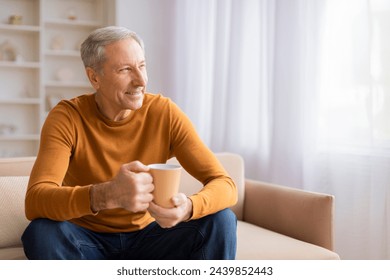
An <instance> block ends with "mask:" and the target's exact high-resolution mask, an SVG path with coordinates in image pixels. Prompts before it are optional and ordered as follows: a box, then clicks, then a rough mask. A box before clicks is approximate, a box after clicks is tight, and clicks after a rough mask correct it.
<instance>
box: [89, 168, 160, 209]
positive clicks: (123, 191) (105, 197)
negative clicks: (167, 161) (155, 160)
mask: <svg viewBox="0 0 390 280" xmlns="http://www.w3.org/2000/svg"><path fill="white" fill-rule="evenodd" d="M148 171H149V167H148V166H146V165H144V164H142V163H141V162H139V161H133V162H130V163H127V164H124V165H122V166H121V168H120V170H119V172H118V174H117V175H116V176H115V178H114V179H113V180H112V181H109V182H106V183H102V184H96V185H93V186H92V187H91V192H90V196H91V209H92V211H94V212H97V211H99V210H103V209H114V208H124V209H126V210H128V211H131V212H134V213H136V212H140V211H145V210H146V209H148V207H149V203H150V202H151V201H152V200H153V195H152V194H151V192H152V191H153V189H154V185H153V178H152V176H151V175H150V174H149V173H148Z"/></svg>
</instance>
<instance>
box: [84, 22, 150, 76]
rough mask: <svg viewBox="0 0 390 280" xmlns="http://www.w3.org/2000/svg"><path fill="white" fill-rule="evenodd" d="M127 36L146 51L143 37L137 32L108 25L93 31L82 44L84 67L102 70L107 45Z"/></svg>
mask: <svg viewBox="0 0 390 280" xmlns="http://www.w3.org/2000/svg"><path fill="white" fill-rule="evenodd" d="M127 38H132V39H134V40H135V41H136V42H137V43H138V44H139V45H140V46H141V48H142V50H144V52H145V48H144V43H143V41H142V39H141V38H140V37H139V36H138V35H137V34H136V33H135V32H133V31H130V30H129V29H127V28H125V27H119V26H107V27H102V28H98V29H96V30H95V31H93V32H92V33H91V34H89V36H88V37H87V39H85V41H84V42H83V43H82V44H81V49H80V53H81V59H82V60H83V63H84V67H91V68H92V69H94V70H95V71H100V70H101V66H102V64H103V63H104V61H105V59H106V57H105V46H107V45H109V44H111V43H114V42H116V41H119V40H123V39H127Z"/></svg>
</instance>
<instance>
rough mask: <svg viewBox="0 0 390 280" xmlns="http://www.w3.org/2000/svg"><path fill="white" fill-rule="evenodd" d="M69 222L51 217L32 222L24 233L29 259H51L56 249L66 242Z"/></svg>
mask: <svg viewBox="0 0 390 280" xmlns="http://www.w3.org/2000/svg"><path fill="white" fill-rule="evenodd" d="M67 227H68V223H67V222H56V221H52V220H49V219H36V220H33V221H31V222H30V224H29V225H28V227H27V228H26V230H25V231H24V233H23V235H22V238H21V239H22V243H23V248H24V252H25V254H26V257H27V258H28V259H51V258H53V257H54V256H53V255H52V253H53V252H54V251H59V250H58V249H59V247H61V244H63V243H64V240H63V237H64V236H66V235H67V234H66V232H67V229H66V228H67Z"/></svg>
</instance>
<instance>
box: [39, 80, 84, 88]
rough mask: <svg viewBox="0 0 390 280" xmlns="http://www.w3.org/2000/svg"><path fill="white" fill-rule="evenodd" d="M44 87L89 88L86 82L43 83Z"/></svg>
mask: <svg viewBox="0 0 390 280" xmlns="http://www.w3.org/2000/svg"><path fill="white" fill-rule="evenodd" d="M45 87H58V88H80V87H81V88H91V87H92V86H91V84H89V83H88V82H79V81H72V82H60V81H48V82H47V83H45Z"/></svg>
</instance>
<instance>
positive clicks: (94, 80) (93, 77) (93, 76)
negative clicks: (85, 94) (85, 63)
mask: <svg viewBox="0 0 390 280" xmlns="http://www.w3.org/2000/svg"><path fill="white" fill-rule="evenodd" d="M85 72H86V73H87V77H88V79H89V81H90V82H91V85H92V86H93V88H94V89H95V90H98V89H99V77H98V74H97V73H96V71H95V70H93V69H92V68H91V67H86V68H85Z"/></svg>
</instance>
